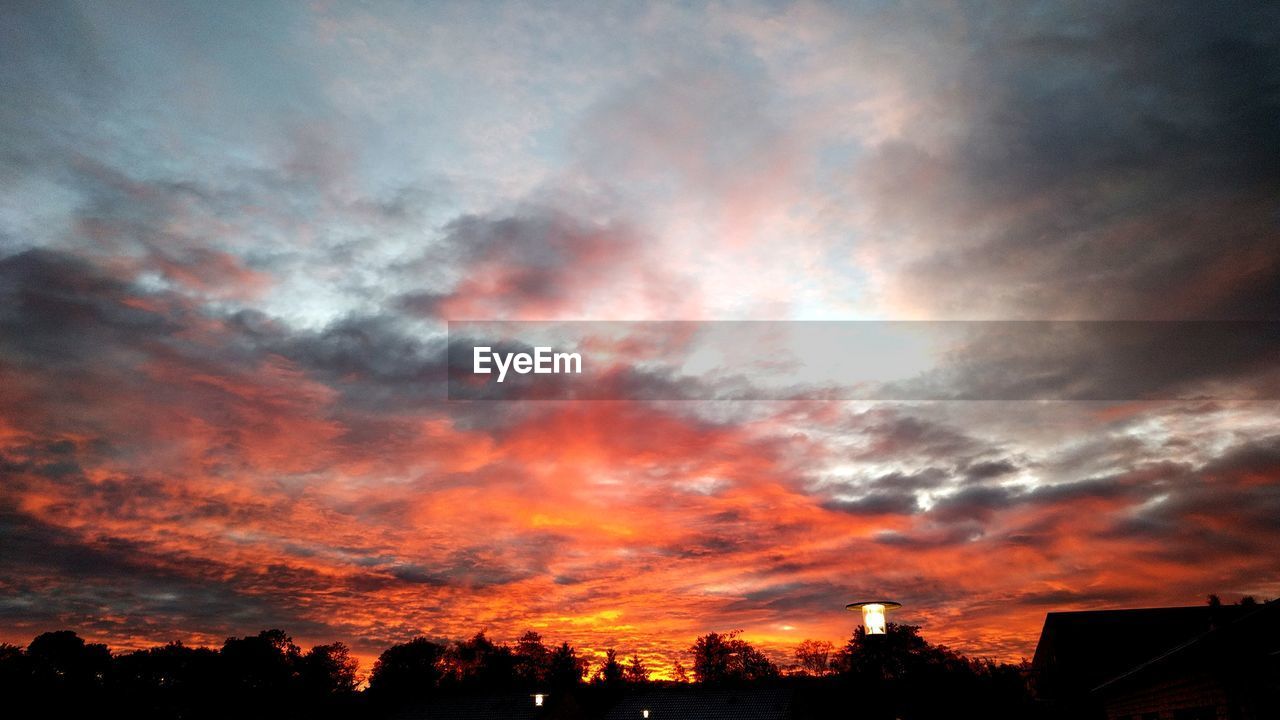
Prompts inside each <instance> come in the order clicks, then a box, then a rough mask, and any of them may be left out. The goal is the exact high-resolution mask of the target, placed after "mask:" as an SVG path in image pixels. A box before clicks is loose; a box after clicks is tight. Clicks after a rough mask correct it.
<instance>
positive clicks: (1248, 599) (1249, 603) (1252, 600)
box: [1240, 595, 1258, 607]
mask: <svg viewBox="0 0 1280 720" xmlns="http://www.w3.org/2000/svg"><path fill="white" fill-rule="evenodd" d="M1240 604H1241V605H1244V606H1246V607H1254V606H1255V605H1257V604H1258V598H1256V597H1254V596H1252V595H1245V596H1244V597H1242V598H1240Z"/></svg>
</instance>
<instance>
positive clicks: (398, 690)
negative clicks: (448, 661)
mask: <svg viewBox="0 0 1280 720" xmlns="http://www.w3.org/2000/svg"><path fill="white" fill-rule="evenodd" d="M445 653H446V649H445V647H444V646H443V645H438V644H436V643H433V642H431V641H430V640H428V639H426V638H424V637H416V638H414V639H412V640H410V641H409V642H407V643H400V644H398V645H392V646H391V647H389V648H387V649H386V650H383V651H382V654H381V655H379V656H378V659H377V661H376V662H374V664H373V672H372V673H370V675H369V690H370V692H371V693H372V694H374V695H378V696H381V697H382V698H384V699H386V700H387V701H388V702H393V703H398V702H402V701H404V700H405V699H408V698H410V697H413V696H421V695H426V694H428V693H430V692H431V691H432V690H435V689H436V688H437V687H438V686H439V685H440V681H441V679H442V678H443V676H444V673H445V669H444V667H443V665H444V662H443V661H444V657H445Z"/></svg>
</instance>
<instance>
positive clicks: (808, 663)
mask: <svg viewBox="0 0 1280 720" xmlns="http://www.w3.org/2000/svg"><path fill="white" fill-rule="evenodd" d="M834 652H835V646H834V645H832V644H831V643H829V642H827V641H826V640H805V641H803V642H801V643H800V644H799V645H797V646H796V664H797V665H799V666H800V670H801V671H803V672H804V673H806V674H809V675H826V674H828V673H830V672H831V656H832V654H834Z"/></svg>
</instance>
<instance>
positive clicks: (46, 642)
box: [26, 630, 111, 693]
mask: <svg viewBox="0 0 1280 720" xmlns="http://www.w3.org/2000/svg"><path fill="white" fill-rule="evenodd" d="M26 654H27V657H28V658H29V659H30V660H31V669H32V680H33V681H34V682H35V683H36V685H38V686H40V687H41V688H44V689H46V690H49V691H53V692H66V693H91V692H93V691H96V690H101V689H102V688H103V687H104V686H105V684H106V676H107V673H108V672H109V671H110V669H111V652H110V651H109V650H107V646H106V645H101V644H97V643H92V644H90V643H86V642H85V641H84V640H83V639H82V638H81V637H80V636H79V635H76V634H75V633H74V632H72V631H71V630H58V631H56V632H47V633H43V634H41V635H38V636H36V638H35V639H34V640H32V641H31V644H30V645H28V646H27V652H26Z"/></svg>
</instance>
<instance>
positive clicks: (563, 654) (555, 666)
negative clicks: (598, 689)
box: [547, 642, 587, 688]
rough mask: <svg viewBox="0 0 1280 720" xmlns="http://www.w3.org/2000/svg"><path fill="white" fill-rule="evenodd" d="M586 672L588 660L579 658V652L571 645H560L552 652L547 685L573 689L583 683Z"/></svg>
mask: <svg viewBox="0 0 1280 720" xmlns="http://www.w3.org/2000/svg"><path fill="white" fill-rule="evenodd" d="M586 672H587V661H586V659H584V658H580V657H578V651H577V650H574V649H573V647H571V646H570V645H569V643H567V642H565V643H560V646H559V647H557V648H556V649H555V650H553V651H552V652H551V657H550V660H549V662H548V665H547V683H548V684H549V685H550V686H551V687H555V688H566V687H573V686H575V685H577V684H578V683H580V682H582V676H583V675H585V674H586Z"/></svg>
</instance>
